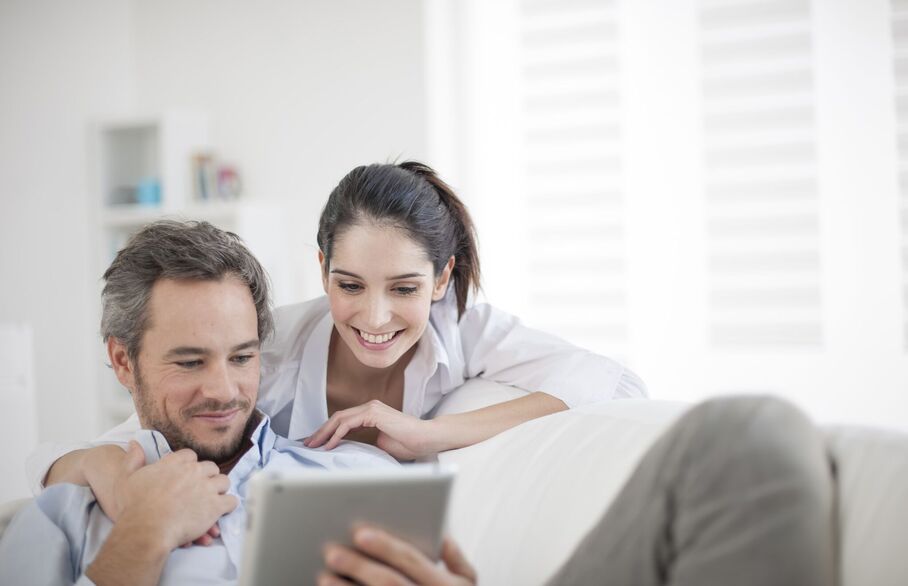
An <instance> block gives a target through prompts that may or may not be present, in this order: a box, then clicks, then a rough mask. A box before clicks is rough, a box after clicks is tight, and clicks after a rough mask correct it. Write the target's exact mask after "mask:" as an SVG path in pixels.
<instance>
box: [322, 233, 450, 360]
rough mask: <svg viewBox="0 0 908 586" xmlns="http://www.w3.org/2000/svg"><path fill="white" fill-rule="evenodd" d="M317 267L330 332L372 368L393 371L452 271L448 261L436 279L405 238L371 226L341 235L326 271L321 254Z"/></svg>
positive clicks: (422, 255) (416, 338)
mask: <svg viewBox="0 0 908 586" xmlns="http://www.w3.org/2000/svg"><path fill="white" fill-rule="evenodd" d="M319 262H321V264H322V280H323V284H324V287H325V293H327V294H328V300H329V302H330V305H331V315H332V317H333V318H334V326H335V329H336V330H337V332H338V334H339V335H340V337H341V339H342V340H343V341H344V343H345V344H346V345H347V347H348V348H349V349H350V350H351V351H352V352H353V355H354V356H356V358H357V359H358V360H359V361H360V362H361V363H362V364H364V365H366V366H370V367H372V368H387V367H389V366H392V365H394V364H395V363H397V361H398V360H399V359H400V357H401V356H403V355H404V354H405V353H406V352H407V350H409V349H410V348H412V347H413V345H414V344H416V342H417V341H419V338H420V336H422V333H423V331H424V330H425V329H426V324H427V323H428V321H429V309H430V307H431V304H432V301H433V300H438V299H441V298H442V297H443V296H444V294H445V289H446V287H447V285H448V280H449V279H450V275H451V269H452V268H453V266H454V258H453V257H451V259H450V260H449V262H448V264H447V266H446V267H445V270H444V271H443V272H442V274H441V275H440V276H439V278H438V279H436V278H435V275H434V270H433V267H432V262H431V261H430V260H429V259H428V258H427V256H426V253H425V251H424V250H423V249H422V247H421V246H420V245H419V244H417V243H416V242H415V241H413V240H412V239H410V238H409V236H407V234H406V232H404V231H402V230H400V229H398V228H392V227H387V226H376V225H374V224H371V223H368V224H361V225H354V226H351V227H350V228H348V229H347V230H346V231H344V232H342V233H341V234H340V235H339V237H338V238H336V239H335V241H334V250H333V258H332V259H331V264H330V266H328V267H326V266H325V259H324V256H323V255H322V253H321V252H319ZM326 269H327V271H326Z"/></svg>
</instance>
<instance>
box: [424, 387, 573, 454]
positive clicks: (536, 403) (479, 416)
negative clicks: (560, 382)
mask: <svg viewBox="0 0 908 586" xmlns="http://www.w3.org/2000/svg"><path fill="white" fill-rule="evenodd" d="M567 408H568V407H567V405H565V404H564V401H562V400H561V399H558V398H555V397H553V396H552V395H549V394H546V393H541V392H535V393H530V394H529V395H527V396H526V397H520V398H517V399H511V400H510V401H505V402H503V403H498V404H495V405H490V406H488V407H483V408H482V409H476V410H475V411H467V412H465V413H457V414H453V415H441V416H439V417H436V418H435V419H429V420H427V421H426V423H427V424H429V425H430V427H432V429H431V430H430V431H429V433H428V438H429V451H430V452H431V453H438V452H444V451H446V450H456V449H457V448H463V447H466V446H471V445H473V444H477V443H479V442H481V441H484V440H487V439H489V438H490V437H493V436H495V435H498V434H499V433H501V432H503V431H505V430H508V429H511V428H512V427H516V426H517V425H520V424H521V423H524V422H526V421H529V420H531V419H536V418H537V417H543V416H545V415H551V414H552V413H558V412H559V411H565V410H567Z"/></svg>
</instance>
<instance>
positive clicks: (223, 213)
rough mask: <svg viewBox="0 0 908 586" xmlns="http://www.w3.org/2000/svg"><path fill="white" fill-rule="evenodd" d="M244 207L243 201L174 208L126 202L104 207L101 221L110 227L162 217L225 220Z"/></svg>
mask: <svg viewBox="0 0 908 586" xmlns="http://www.w3.org/2000/svg"><path fill="white" fill-rule="evenodd" d="M242 207H243V202H241V201H213V202H207V203H201V202H200V203H194V204H191V205H188V206H186V207H183V208H180V209H172V210H169V209H167V208H164V207H161V206H147V205H141V204H124V205H119V206H107V207H105V208H103V209H102V211H101V223H102V224H103V225H104V226H106V227H108V228H134V227H139V226H143V225H145V224H147V223H149V222H154V221H155V220H160V219H162V218H179V219H182V220H206V221H209V222H210V221H223V220H229V219H230V218H233V217H235V216H236V215H237V214H238V213H239V211H240V209H241V208H242Z"/></svg>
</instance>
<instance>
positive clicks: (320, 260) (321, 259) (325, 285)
mask: <svg viewBox="0 0 908 586" xmlns="http://www.w3.org/2000/svg"><path fill="white" fill-rule="evenodd" d="M318 264H319V266H321V268H322V289H324V290H325V293H327V292H328V265H327V264H325V253H324V252H322V251H321V250H319V251H318Z"/></svg>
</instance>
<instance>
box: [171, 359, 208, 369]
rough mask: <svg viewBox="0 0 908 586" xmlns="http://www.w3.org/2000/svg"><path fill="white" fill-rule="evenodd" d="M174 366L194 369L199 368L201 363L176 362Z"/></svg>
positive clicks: (196, 361) (193, 361)
mask: <svg viewBox="0 0 908 586" xmlns="http://www.w3.org/2000/svg"><path fill="white" fill-rule="evenodd" d="M176 364H177V366H180V367H182V368H195V367H197V366H201V365H202V361H201V360H184V361H182V362H177V363H176Z"/></svg>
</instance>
